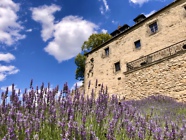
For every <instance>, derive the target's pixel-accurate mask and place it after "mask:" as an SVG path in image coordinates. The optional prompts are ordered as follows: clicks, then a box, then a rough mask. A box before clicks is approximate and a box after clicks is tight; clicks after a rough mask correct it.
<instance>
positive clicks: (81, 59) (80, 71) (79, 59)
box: [75, 33, 112, 81]
mask: <svg viewBox="0 0 186 140" xmlns="http://www.w3.org/2000/svg"><path fill="white" fill-rule="evenodd" d="M110 38H112V36H111V35H109V34H104V33H100V34H92V35H91V36H90V37H89V38H88V40H87V41H85V42H84V43H83V45H82V47H81V49H82V51H83V52H84V53H86V52H88V51H91V50H93V49H94V48H96V47H98V46H99V45H101V44H102V43H104V42H106V41H107V40H109V39H110ZM85 61H86V56H84V54H80V53H79V54H78V55H77V56H76V58H75V64H76V66H77V69H76V75H75V77H76V79H77V80H80V81H82V80H84V73H85Z"/></svg>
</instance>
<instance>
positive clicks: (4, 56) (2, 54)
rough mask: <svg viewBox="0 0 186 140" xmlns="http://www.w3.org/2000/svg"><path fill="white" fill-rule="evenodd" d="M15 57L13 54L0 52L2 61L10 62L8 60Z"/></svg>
mask: <svg viewBox="0 0 186 140" xmlns="http://www.w3.org/2000/svg"><path fill="white" fill-rule="evenodd" d="M14 59H15V56H14V55H12V54H11V53H6V54H5V53H1V52H0V61H4V62H8V63H9V62H10V61H12V60H14Z"/></svg>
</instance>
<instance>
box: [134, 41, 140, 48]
mask: <svg viewBox="0 0 186 140" xmlns="http://www.w3.org/2000/svg"><path fill="white" fill-rule="evenodd" d="M134 45H135V47H136V49H139V48H140V47H141V42H140V40H138V41H136V42H134Z"/></svg>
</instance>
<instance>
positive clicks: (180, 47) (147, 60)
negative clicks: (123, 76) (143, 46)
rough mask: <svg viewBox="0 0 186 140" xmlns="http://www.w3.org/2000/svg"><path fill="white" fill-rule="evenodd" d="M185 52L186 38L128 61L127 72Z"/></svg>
mask: <svg viewBox="0 0 186 140" xmlns="http://www.w3.org/2000/svg"><path fill="white" fill-rule="evenodd" d="M183 52H186V40H183V41H180V42H178V43H176V44H173V45H171V46H168V47H166V48H164V49H161V50H159V51H156V52H154V53H151V54H149V55H146V56H143V57H140V58H139V59H136V60H134V61H131V62H129V63H127V73H128V72H131V71H135V70H137V69H139V68H141V67H145V66H147V65H149V64H153V63H156V62H158V61H161V60H164V59H166V58H170V57H171V56H175V55H177V54H180V53H183Z"/></svg>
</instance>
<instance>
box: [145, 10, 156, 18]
mask: <svg viewBox="0 0 186 140" xmlns="http://www.w3.org/2000/svg"><path fill="white" fill-rule="evenodd" d="M155 12H156V10H153V11H151V12H150V13H148V14H144V15H145V16H146V17H149V16H151V15H152V14H154V13H155Z"/></svg>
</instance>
